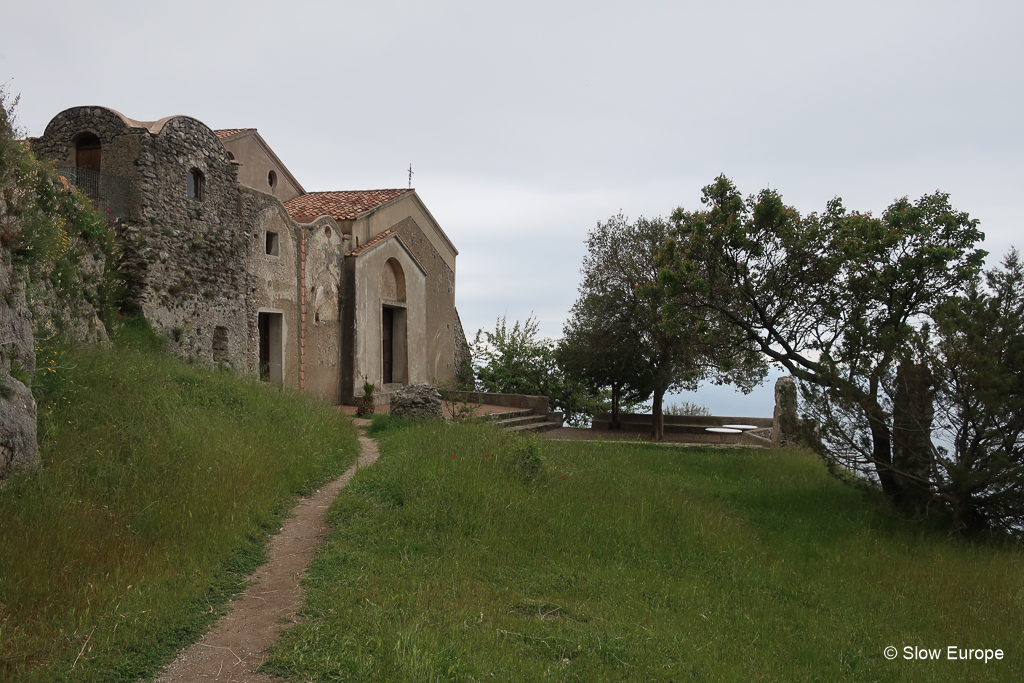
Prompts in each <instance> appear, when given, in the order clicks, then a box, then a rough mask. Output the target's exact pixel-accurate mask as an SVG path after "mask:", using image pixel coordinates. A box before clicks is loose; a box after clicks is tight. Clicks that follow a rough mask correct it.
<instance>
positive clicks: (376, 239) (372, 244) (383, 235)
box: [348, 228, 395, 256]
mask: <svg viewBox="0 0 1024 683" xmlns="http://www.w3.org/2000/svg"><path fill="white" fill-rule="evenodd" d="M394 234H395V229H394V228H388V229H387V230H385V231H384V232H382V233H381V234H379V235H377V236H376V237H374V238H373V239H372V240H370V241H369V242H367V243H366V244H360V245H359V246H358V247H356V248H355V249H353V250H352V251H350V252H348V253H349V254H350V255H351V256H359V255H360V254H362V253H363V252H364V251H366V250H367V249H373V248H374V247H375V246H377V245H378V244H380V243H381V242H383V241H384V240H386V239H387V238H389V237H391V236H392V235H394Z"/></svg>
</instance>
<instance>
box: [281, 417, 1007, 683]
mask: <svg viewBox="0 0 1024 683" xmlns="http://www.w3.org/2000/svg"><path fill="white" fill-rule="evenodd" d="M377 426H380V425H377ZM881 510H883V508H881V507H879V506H878V505H877V504H876V502H875V501H867V500H865V499H864V497H863V495H862V494H860V493H858V492H856V491H854V490H852V489H850V488H847V487H844V486H842V485H841V484H839V483H838V482H836V481H835V480H833V479H832V478H830V477H829V476H828V475H827V474H826V473H825V471H824V468H823V467H822V466H821V464H820V463H819V462H818V461H817V460H816V459H815V458H814V457H813V456H807V455H803V454H799V453H792V452H770V451H753V450H712V449H701V448H672V447H663V446H655V445H642V444H625V443H614V444H595V443H574V442H543V441H540V442H529V441H522V440H518V439H516V438H515V437H513V436H511V435H509V434H507V433H504V432H499V431H497V430H494V429H492V428H488V427H484V426H473V425H469V426H458V427H455V426H451V425H424V426H416V427H410V428H404V429H399V430H393V431H388V432H385V433H383V442H382V457H381V460H380V461H379V462H378V463H377V464H376V465H374V467H372V468H368V469H366V470H363V471H361V472H360V473H359V474H358V475H357V477H356V479H355V480H354V481H353V482H352V484H350V486H349V487H348V488H347V489H346V491H344V492H343V493H342V494H341V495H340V496H339V498H338V499H337V501H336V502H335V504H334V505H333V507H332V509H331V513H330V517H329V519H330V521H331V523H332V525H333V526H334V528H335V531H334V532H333V534H332V536H331V538H330V540H329V545H327V546H326V547H325V548H324V549H323V550H322V551H321V553H320V554H319V556H318V558H317V560H316V561H315V562H314V566H313V567H312V569H311V572H310V574H309V576H308V579H307V586H308V593H307V603H306V607H305V613H306V615H307V617H308V620H307V622H306V623H305V624H304V625H302V626H299V627H296V628H294V629H291V630H290V631H288V632H287V633H286V636H285V638H284V640H283V641H282V642H281V643H280V644H279V645H278V646H277V647H276V649H275V654H274V656H273V658H272V659H271V660H270V662H269V663H268V665H267V669H268V670H270V671H272V672H277V673H281V674H287V675H290V676H291V677H292V679H293V680H302V681H307V680H309V681H334V680H345V681H385V680H386V681H434V680H438V681H442V680H452V681H470V680H487V681H490V680H494V681H534V680H564V681H623V680H629V681H935V680H952V681H960V680H977V681H992V680H996V681H998V680H1005V681H1017V680H1021V678H1022V676H1024V573H1022V571H1021V569H1022V563H1021V560H1022V559H1024V558H1022V553H1021V552H1020V550H1019V549H1015V548H1000V547H993V546H984V545H973V544H971V543H968V542H964V541H961V540H957V539H953V538H950V537H948V536H947V535H946V534H945V532H944V531H942V530H939V529H935V528H930V527H929V526H928V525H927V524H924V523H919V524H912V523H906V522H901V521H899V520H895V519H891V518H888V517H886V516H885V514H884V513H883V512H881ZM949 645H959V646H960V647H962V648H965V649H966V648H967V647H971V648H989V649H992V650H995V649H997V648H999V649H1002V650H1003V653H1004V658H1003V659H1002V660H1000V661H990V662H988V663H987V664H986V663H984V662H977V661H949V660H945V659H944V660H942V661H937V662H936V661H920V660H906V659H904V656H905V650H904V648H905V647H912V648H913V647H925V648H930V649H935V648H942V649H943V656H945V648H946V647H947V646H949ZM887 646H894V647H896V648H898V655H897V658H896V659H894V660H892V661H890V660H887V659H886V658H885V656H884V649H885V648H886V647H887Z"/></svg>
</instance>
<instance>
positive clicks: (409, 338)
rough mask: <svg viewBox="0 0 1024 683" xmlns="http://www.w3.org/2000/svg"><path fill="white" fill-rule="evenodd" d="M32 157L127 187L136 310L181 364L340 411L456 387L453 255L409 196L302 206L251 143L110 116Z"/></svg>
mask: <svg viewBox="0 0 1024 683" xmlns="http://www.w3.org/2000/svg"><path fill="white" fill-rule="evenodd" d="M97 148H98V151H96V150H97ZM33 149H34V150H35V152H36V154H37V155H38V156H40V157H43V158H48V159H51V160H53V161H54V162H55V163H56V164H57V165H58V166H59V167H67V168H72V169H75V173H76V174H77V175H76V177H79V176H81V175H82V173H83V169H86V170H88V169H89V168H90V167H91V170H92V171H96V170H97V169H96V168H95V167H96V166H98V167H99V169H98V172H99V173H101V174H107V175H112V176H116V177H118V178H121V179H124V180H125V181H126V183H127V190H126V192H127V210H126V211H125V213H124V216H123V219H122V221H121V236H122V237H123V239H124V245H125V257H124V261H123V264H122V270H123V272H124V273H125V275H126V278H127V280H128V283H129V290H130V293H129V300H128V303H129V306H130V307H133V308H135V309H136V310H138V311H140V312H141V313H143V314H144V315H145V316H146V318H147V319H148V320H149V321H150V323H151V324H152V325H153V327H154V329H155V330H156V331H157V332H158V333H160V334H162V335H165V336H167V337H168V339H170V340H171V344H172V345H173V346H174V348H175V350H176V351H177V352H178V353H180V354H181V355H184V356H187V357H192V358H196V359H198V360H201V361H203V362H207V363H224V364H227V365H229V366H232V367H234V368H236V369H238V370H240V371H243V372H248V373H252V374H254V375H258V376H260V377H261V378H263V379H267V380H269V381H276V382H280V383H283V384H285V385H287V386H292V387H295V388H297V389H300V390H302V391H304V392H306V393H309V394H311V395H314V396H317V397H319V398H321V399H323V400H326V401H330V402H334V403H337V402H353V401H354V400H355V399H356V398H358V395H359V394H360V393H361V387H362V383H363V381H364V378H366V379H369V380H370V381H371V382H373V383H374V384H376V385H377V386H378V387H380V386H382V385H386V384H391V385H393V387H394V386H398V385H402V384H408V383H411V382H429V381H447V380H451V379H453V378H454V376H455V369H456V367H457V362H456V354H457V353H458V352H460V351H461V347H462V344H463V342H464V337H463V336H462V329H461V325H460V324H459V322H458V314H457V312H456V311H455V298H454V297H455V257H456V256H457V254H458V252H457V251H456V249H455V247H454V246H453V245H452V243H451V242H450V240H448V238H447V236H446V235H445V234H444V231H443V230H442V229H441V228H440V226H439V225H438V224H437V222H436V221H435V220H434V218H433V216H431V215H430V212H429V211H428V210H427V209H426V206H425V205H424V204H423V202H422V201H421V200H420V198H419V197H418V196H417V195H416V192H415V191H414V190H371V191H354V192H338V193H306V192H305V191H304V190H303V189H302V187H301V185H299V183H298V181H297V180H295V178H294V177H293V176H292V174H291V173H290V172H289V171H288V169H287V168H286V167H285V166H284V164H283V163H281V161H280V159H278V157H277V155H276V154H274V152H273V151H272V150H271V149H270V147H269V146H268V145H267V144H266V142H265V141H264V140H263V139H262V138H261V137H260V136H259V135H258V133H257V132H256V131H255V129H231V130H221V131H213V130H211V129H210V128H208V127H207V126H206V125H204V124H203V123H202V122H200V121H197V120H196V119H193V118H190V117H187V116H174V117H168V118H165V119H161V120H159V121H155V122H140V121H135V120H132V119H129V118H127V117H125V116H123V115H121V114H119V113H117V112H115V111H113V110H111V109H107V108H104V107H75V108H73V109H68V110H66V111H64V112H61V113H60V114H58V115H57V116H55V117H54V118H53V120H52V121H51V122H50V124H49V125H48V126H47V128H46V131H45V133H44V134H43V136H42V137H40V138H38V139H36V140H34V141H33ZM83 150H85V151H83ZM90 155H91V156H90ZM76 167H77V168H76ZM69 173H70V171H69ZM100 201H101V202H102V201H103V200H102V199H101V200H100ZM393 387H392V388H393Z"/></svg>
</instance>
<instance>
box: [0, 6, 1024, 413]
mask: <svg viewBox="0 0 1024 683" xmlns="http://www.w3.org/2000/svg"><path fill="white" fill-rule="evenodd" d="M7 5H8V6H7V7H5V8H4V11H3V16H4V24H5V31H4V39H3V42H2V43H0V83H3V84H5V86H6V89H7V90H8V92H9V93H12V94H15V95H17V94H20V96H21V102H20V104H19V105H18V120H19V123H20V124H21V126H22V127H23V128H24V129H26V130H27V132H28V134H29V135H39V134H41V133H42V132H43V130H44V128H45V127H46V124H47V122H48V121H49V120H50V119H51V118H52V117H53V116H54V115H55V114H57V113H58V112H60V111H62V110H64V109H66V108H68V107H73V106H78V105H104V106H108V107H112V108H114V109H117V110H118V111H120V112H121V113H123V114H125V115H126V116H128V117H130V118H134V119H139V120H154V119H158V118H161V117H164V116H168V115H171V114H187V115H190V116H193V117H195V118H198V119H199V120H201V121H203V122H204V123H206V124H207V125H209V126H210V127H211V128H242V127H254V128H258V129H259V131H260V134H261V135H262V136H263V138H264V139H265V140H266V141H267V142H268V143H269V144H270V145H271V147H273V148H274V150H275V151H276V152H277V154H278V156H279V157H280V158H281V159H282V160H283V161H284V163H285V164H286V165H287V166H288V167H289V169H290V170H291V172H292V173H293V174H294V175H295V176H296V177H297V178H298V180H299V182H301V183H302V184H303V186H304V187H305V189H306V190H307V191H314V190H354V189H372V188H385V187H388V188H389V187H405V186H406V184H407V179H408V178H407V175H408V174H407V170H408V167H409V164H410V163H411V164H412V167H413V171H414V172H415V174H414V176H413V187H415V188H416V190H417V192H418V193H419V194H420V196H421V197H422V198H423V200H424V202H426V204H427V206H428V207H429V208H430V210H431V212H432V213H433V215H434V217H435V218H436V219H437V220H438V222H439V223H440V224H441V226H442V227H443V229H444V230H445V232H446V233H447V234H448V236H449V237H450V238H451V239H452V241H453V242H454V244H455V245H456V247H457V248H458V249H459V252H460V253H459V257H458V266H457V268H458V272H457V284H456V303H457V306H458V309H459V312H460V314H461V317H462V321H463V324H464V325H465V328H466V332H467V335H468V336H469V337H470V338H472V335H473V332H475V331H476V330H477V329H478V328H480V327H488V328H490V327H493V324H494V320H495V318H497V317H498V316H502V315H507V316H508V319H509V320H510V321H511V320H516V319H519V320H522V319H525V318H526V317H527V316H529V315H530V314H531V312H532V313H533V314H534V315H535V316H537V318H538V319H539V321H540V325H541V331H542V332H543V333H544V334H546V335H548V336H552V337H555V336H559V335H560V334H561V327H562V323H563V322H564V320H565V318H566V316H567V314H568V311H569V308H570V307H571V306H572V304H573V302H574V301H575V298H576V294H577V292H576V287H577V285H578V283H579V266H580V262H581V260H582V256H583V240H584V238H585V236H586V234H587V231H588V230H589V229H591V228H592V227H593V226H594V225H595V224H596V223H597V222H598V221H603V220H606V219H607V218H608V217H609V216H611V215H613V214H615V213H618V212H619V211H620V210H621V211H622V212H623V213H624V214H625V215H626V216H627V217H629V218H630V219H632V218H635V217H637V216H641V215H643V216H649V217H650V216H657V215H667V214H668V213H670V212H671V211H672V209H674V208H675V207H676V206H680V205H682V206H684V207H687V208H697V207H698V204H699V202H698V200H699V197H700V188H701V187H703V186H704V185H706V184H708V183H709V182H710V181H711V180H712V179H713V178H714V177H715V176H716V175H718V174H719V173H725V174H726V175H728V176H729V177H731V178H732V179H733V180H734V181H735V182H736V183H737V184H738V186H739V188H740V190H741V191H743V192H744V193H752V192H756V191H758V190H760V189H762V188H764V187H769V186H770V187H772V188H775V189H777V190H779V191H780V192H781V193H782V195H783V197H784V199H785V200H786V201H787V203H789V204H792V205H793V206H795V207H797V208H798V209H800V210H801V211H803V212H808V211H812V210H819V211H820V210H821V209H823V208H824V205H825V202H826V201H827V200H829V199H830V198H832V197H835V196H841V197H842V198H843V199H844V203H845V205H846V206H847V208H850V209H858V210H862V211H868V210H870V211H873V212H876V213H877V212H880V211H881V210H883V209H884V208H885V207H886V206H887V205H888V204H889V203H891V202H892V201H893V199H895V198H897V197H901V196H904V195H909V196H910V197H912V198H916V197H919V196H921V195H922V194H924V193H927V192H933V191H935V190H937V189H939V190H942V191H944V192H948V193H950V195H951V201H952V203H953V205H954V206H955V207H957V208H958V209H961V210H965V211H968V212H969V213H970V214H971V215H972V216H973V217H975V218H979V219H980V220H981V227H982V229H983V230H984V231H985V233H986V235H987V238H986V243H985V245H984V246H985V248H986V249H988V250H989V251H990V252H992V254H993V257H992V258H993V259H997V258H998V257H999V256H1000V255H1002V254H1003V253H1005V252H1006V250H1007V249H1008V248H1009V247H1010V246H1011V245H1013V244H1017V245H1021V244H1022V240H1021V239H1020V234H1021V231H1020V225H1021V224H1020V222H1019V221H1018V220H1017V216H1016V213H1017V212H1018V211H1019V206H1018V204H1019V203H1020V200H1021V194H1022V189H1024V133H1022V122H1024V121H1022V119H1024V107H1022V104H1024V94H1022V85H1024V75H1022V74H1024V69H1022V67H1024V39H1022V38H1021V30H1022V27H1024V22H1022V20H1024V3H1020V2H1002V1H1000V2H984V1H979V0H974V1H973V2H969V3H968V2H942V1H937V0H930V1H928V2H900V1H898V0H887V1H886V2H865V1H863V0H861V1H858V2H842V3H838V2H828V1H827V0H815V1H813V2H795V1H787V2H765V1H763V0H762V1H756V2H755V1H744V2H721V1H719V2H714V3H710V2H700V3H697V2H643V1H634V2H631V3H625V2H621V3H618V2H616V3H612V2H594V1H591V2H559V1H557V0H547V1H546V2H532V1H522V0H520V1H519V2H516V3H509V2H502V3H491V2H481V1H479V0H477V1H476V2H429V1H428V2H394V1H381V0H377V1H375V2H366V1H364V2H358V3H356V2H305V1H302V0H293V1H292V2H286V3H282V2H274V3H270V2H262V1H247V2H220V1H218V0H205V1H204V2H195V1H193V0H177V1H176V2H164V3H150V2H139V1H138V0H134V1H130V2H129V1H116V0H94V1H92V2H89V3H82V2H80V1H79V2H66V1H64V0H55V1H54V0H51V1H50V2H45V3H41V2H38V3H37V2H31V3H30V2H20V3H17V4H15V3H7ZM685 398H687V399H690V400H694V397H693V396H686V397H685ZM695 400H697V401H698V402H702V403H704V404H706V405H708V406H709V407H710V408H712V410H713V411H714V412H715V413H716V414H723V413H728V414H732V415H737V414H746V415H755V416H757V415H770V414H771V405H772V400H771V390H770V386H769V387H767V388H766V389H764V390H760V391H757V392H755V393H754V394H752V395H751V396H749V397H743V396H741V395H739V394H735V393H734V392H732V391H731V390H728V389H726V390H722V389H709V390H702V391H701V392H700V393H699V394H698V395H697V396H696V399H695Z"/></svg>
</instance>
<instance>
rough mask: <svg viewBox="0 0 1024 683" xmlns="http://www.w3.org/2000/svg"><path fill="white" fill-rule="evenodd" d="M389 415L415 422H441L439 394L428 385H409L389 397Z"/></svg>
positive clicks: (442, 414) (442, 410) (441, 407)
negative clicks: (411, 419)
mask: <svg viewBox="0 0 1024 683" xmlns="http://www.w3.org/2000/svg"><path fill="white" fill-rule="evenodd" d="M391 415H392V416H393V417H409V418H413V419H417V420H443V419H444V409H443V406H442V404H441V394H440V393H438V391H437V389H435V388H434V387H433V386H431V385H429V384H409V385H406V386H404V387H402V388H401V389H398V390H397V391H396V392H395V393H393V394H392V395H391Z"/></svg>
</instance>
